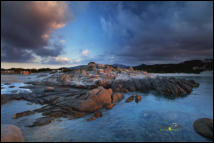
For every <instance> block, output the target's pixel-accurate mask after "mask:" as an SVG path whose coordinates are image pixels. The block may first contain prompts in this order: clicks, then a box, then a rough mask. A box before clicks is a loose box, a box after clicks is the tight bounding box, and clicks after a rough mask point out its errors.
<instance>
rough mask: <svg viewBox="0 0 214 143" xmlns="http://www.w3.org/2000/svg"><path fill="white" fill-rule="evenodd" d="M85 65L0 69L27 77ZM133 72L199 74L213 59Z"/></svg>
mask: <svg viewBox="0 0 214 143" xmlns="http://www.w3.org/2000/svg"><path fill="white" fill-rule="evenodd" d="M85 66H86V65H80V66H75V67H62V68H58V69H51V68H41V69H23V68H10V69H4V68H1V74H23V75H28V74H31V73H38V72H59V71H60V72H67V71H72V70H76V69H80V68H84V67H85ZM109 66H112V67H120V68H127V69H128V68H130V66H126V65H122V64H113V65H109ZM133 69H134V70H142V71H146V72H149V73H194V74H200V73H201V72H204V71H213V59H205V60H189V61H184V62H181V63H178V64H154V65H146V64H141V65H138V66H133Z"/></svg>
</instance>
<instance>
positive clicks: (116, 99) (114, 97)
mask: <svg viewBox="0 0 214 143" xmlns="http://www.w3.org/2000/svg"><path fill="white" fill-rule="evenodd" d="M123 98H124V96H123V94H121V93H119V92H116V93H114V94H113V95H112V102H113V103H116V102H119V101H120V100H122V99H123Z"/></svg>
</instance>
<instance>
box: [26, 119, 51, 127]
mask: <svg viewBox="0 0 214 143" xmlns="http://www.w3.org/2000/svg"><path fill="white" fill-rule="evenodd" d="M52 120H53V118H50V117H41V118H38V119H36V121H35V122H33V124H32V125H30V126H28V127H34V126H43V125H47V124H49V123H51V121H52Z"/></svg>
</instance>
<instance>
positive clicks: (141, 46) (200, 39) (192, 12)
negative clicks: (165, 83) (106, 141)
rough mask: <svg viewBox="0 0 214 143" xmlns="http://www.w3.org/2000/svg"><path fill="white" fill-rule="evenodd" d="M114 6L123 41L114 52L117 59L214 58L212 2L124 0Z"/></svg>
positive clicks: (115, 25)
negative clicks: (129, 0)
mask: <svg viewBox="0 0 214 143" xmlns="http://www.w3.org/2000/svg"><path fill="white" fill-rule="evenodd" d="M115 9H116V10H115V11H114V14H111V16H112V17H113V21H111V23H112V27H113V29H114V34H115V36H117V37H119V40H120V46H119V47H117V50H112V51H114V52H112V53H111V54H112V55H115V56H117V59H118V60H117V61H115V62H121V63H129V64H136V63H138V62H139V63H140V62H141V63H143V62H145V63H147V62H152V61H159V62H170V61H171V62H173V61H178V60H180V61H182V60H186V59H191V58H192V59H193V58H207V57H213V54H212V53H213V48H212V47H213V40H212V39H213V4H212V2H159V3H149V2H143V3H137V2H136V3H131V2H129V3H128V2H125V3H121V4H118V5H117V7H116V8H115ZM105 18H106V19H105V21H106V22H107V20H111V19H108V17H105ZM126 47H130V48H126Z"/></svg>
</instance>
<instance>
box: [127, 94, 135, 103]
mask: <svg viewBox="0 0 214 143" xmlns="http://www.w3.org/2000/svg"><path fill="white" fill-rule="evenodd" d="M133 100H134V95H132V96H130V97H129V98H127V99H126V102H132V101H133Z"/></svg>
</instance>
